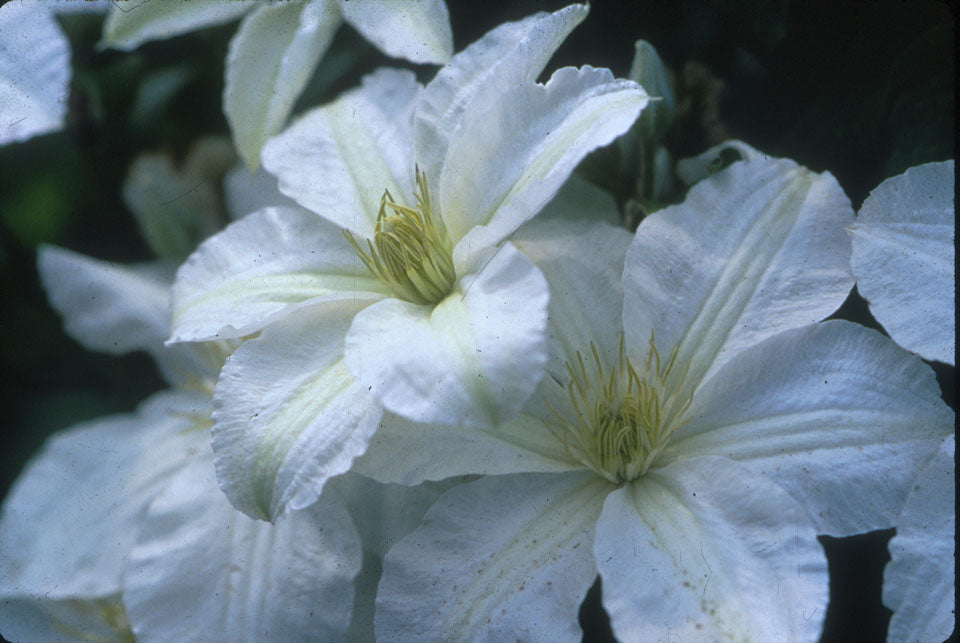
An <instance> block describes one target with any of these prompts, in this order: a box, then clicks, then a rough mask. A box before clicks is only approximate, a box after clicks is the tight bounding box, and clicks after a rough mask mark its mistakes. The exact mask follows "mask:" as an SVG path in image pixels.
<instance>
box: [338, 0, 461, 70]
mask: <svg viewBox="0 0 960 643" xmlns="http://www.w3.org/2000/svg"><path fill="white" fill-rule="evenodd" d="M339 2H340V10H341V11H343V17H344V19H346V21H347V22H348V23H350V25H351V26H352V27H353V28H354V29H356V30H357V31H359V32H360V33H362V34H363V35H364V37H365V38H366V39H367V40H369V41H370V42H372V43H373V44H375V45H376V46H377V47H379V48H380V49H381V51H383V52H384V53H385V54H387V55H389V56H395V57H398V58H406V59H407V60H410V61H412V62H415V63H436V64H443V63H445V62H447V61H448V60H450V56H452V55H453V32H452V31H451V30H450V14H449V13H448V12H447V4H446V3H445V2H444V0H391V1H390V2H382V1H381V0H339Z"/></svg>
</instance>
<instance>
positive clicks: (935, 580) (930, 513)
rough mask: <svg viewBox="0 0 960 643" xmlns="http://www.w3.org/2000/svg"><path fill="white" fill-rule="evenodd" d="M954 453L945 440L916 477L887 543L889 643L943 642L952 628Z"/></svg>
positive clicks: (885, 573) (951, 443) (950, 442)
mask: <svg viewBox="0 0 960 643" xmlns="http://www.w3.org/2000/svg"><path fill="white" fill-rule="evenodd" d="M954 450H955V442H954V438H953V436H951V437H950V438H948V439H947V440H945V441H944V443H943V444H942V445H941V447H940V449H939V450H938V451H937V453H936V455H935V456H934V457H933V459H932V460H931V461H930V462H929V463H928V464H927V466H926V467H925V468H924V469H923V471H922V472H921V473H920V475H919V476H918V477H917V479H916V481H915V485H914V487H913V491H912V492H911V494H910V497H909V498H908V499H907V504H906V506H905V507H904V508H903V513H902V514H900V519H899V520H898V521H897V535H896V536H894V537H893V539H892V540H891V541H890V545H889V548H890V558H891V560H890V562H889V563H888V564H887V567H886V569H884V571H883V604H884V605H886V606H887V607H889V608H890V609H892V610H893V617H892V618H891V619H890V629H889V630H888V632H887V640H888V641H890V642H891V643H894V642H896V641H943V640H944V639H947V638H949V636H950V633H951V632H952V631H953V628H954V625H955V620H954V619H955V615H954V607H955V603H954V593H955V579H954V549H955V542H954V537H955V533H956V527H957V517H956V509H955V507H954V499H955V494H956V488H955V482H954V477H955V468H954Z"/></svg>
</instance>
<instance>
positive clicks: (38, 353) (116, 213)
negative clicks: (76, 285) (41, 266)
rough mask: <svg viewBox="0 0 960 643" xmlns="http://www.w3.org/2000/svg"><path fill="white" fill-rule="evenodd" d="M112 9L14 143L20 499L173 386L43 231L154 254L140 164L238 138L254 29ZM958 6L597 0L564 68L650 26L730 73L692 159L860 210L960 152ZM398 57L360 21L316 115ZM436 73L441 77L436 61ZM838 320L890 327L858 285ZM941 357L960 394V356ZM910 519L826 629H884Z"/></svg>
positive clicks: (700, 129)
mask: <svg viewBox="0 0 960 643" xmlns="http://www.w3.org/2000/svg"><path fill="white" fill-rule="evenodd" d="M448 4H449V6H450V13H451V20H452V23H453V29H454V35H455V39H456V47H457V49H461V48H463V47H464V46H465V45H467V44H469V43H470V42H472V41H473V40H475V39H476V38H478V37H479V36H481V35H482V34H483V33H484V32H486V31H487V30H488V29H490V28H492V27H493V26H495V25H496V24H498V23H500V22H502V21H504V20H508V19H517V18H520V17H523V16H525V15H528V14H530V13H532V12H534V11H536V10H540V9H554V8H558V7H560V6H563V4H565V3H563V2H558V1H554V0H550V1H548V0H543V1H535V0H524V1H510V2H489V1H488V2H483V3H479V2H472V1H461V0H448ZM101 20H102V18H100V17H97V16H90V15H71V16H68V17H64V18H61V24H62V26H63V27H64V29H65V31H66V33H67V34H68V36H69V38H70V40H71V43H72V44H73V57H74V69H75V76H74V81H73V86H72V89H71V96H70V114H69V121H68V127H67V128H66V129H65V130H64V131H62V132H59V133H55V134H50V135H46V136H42V137H38V138H35V139H32V140H30V141H27V142H25V143H20V144H14V145H9V146H6V147H0V291H2V293H3V295H2V299H0V333H2V338H3V339H2V343H0V362H2V365H3V388H2V392H0V403H2V408H3V410H4V425H5V429H4V435H3V444H4V445H5V448H4V449H2V450H0V496H2V495H4V494H6V491H7V489H8V488H9V485H10V484H12V482H13V480H14V478H15V477H16V476H17V475H18V473H19V472H20V470H21V469H22V467H23V465H24V464H25V462H26V461H27V459H28V458H29V457H30V455H31V454H32V453H33V452H35V451H36V450H37V449H38V448H39V447H40V445H41V444H42V443H43V441H44V439H45V438H46V437H47V436H48V435H49V434H50V433H51V432H53V431H56V430H58V429H62V428H66V427H68V426H70V425H72V424H75V423H77V422H81V421H84V420H88V419H92V418H96V417H99V416H102V415H107V414H111V413H126V412H130V411H132V410H133V409H134V407H135V406H136V404H137V403H138V402H139V401H141V400H143V399H144V398H146V397H147V396H148V395H149V394H150V393H152V392H154V391H156V390H158V389H160V388H162V387H163V382H162V380H161V379H160V377H159V375H158V374H157V371H156V369H155V368H154V366H153V364H152V362H151V361H150V359H149V358H148V357H146V356H145V355H139V354H138V355H131V356H125V357H121V358H115V357H109V356H105V355H102V354H98V353H91V352H88V351H86V350H84V349H82V348H81V347H79V346H78V345H77V344H76V343H75V342H73V341H72V340H71V339H70V338H69V337H67V336H66V335H65V334H64V333H63V331H62V326H61V322H60V319H59V318H58V316H57V315H56V314H55V313H54V312H53V311H52V310H51V309H50V308H49V306H48V305H47V304H46V300H45V297H44V295H43V292H42V290H41V289H40V286H39V282H38V278H37V275H36V269H35V253H36V248H37V246H38V245H39V244H41V243H52V244H57V245H61V246H64V247H67V248H70V249H72V250H76V251H79V252H82V253H86V254H89V255H92V256H94V257H97V258H100V259H106V260H111V261H119V262H131V261H143V260H147V259H150V258H151V255H150V251H149V249H148V248H147V246H146V245H145V244H144V243H143V241H142V240H141V239H140V237H139V234H138V231H137V228H136V224H135V223H134V221H133V219H132V217H131V216H130V215H129V213H128V212H127V211H126V209H125V207H124V205H123V203H122V201H121V199H120V186H121V184H122V180H123V177H124V175H125V173H126V170H127V167H128V166H129V163H130V161H131V160H132V159H133V158H134V157H135V156H136V155H137V154H140V153H143V152H148V151H149V152H153V151H158V150H159V151H165V152H166V153H168V154H170V155H171V156H172V157H174V158H180V157H182V155H183V154H184V153H185V152H186V150H187V149H188V147H189V145H190V143H191V142H192V141H194V140H195V139H196V138H198V137H199V136H201V135H205V134H209V133H220V134H223V135H227V134H228V131H227V126H226V122H225V120H224V118H223V116H222V113H221V110H220V98H221V91H222V78H223V59H224V57H225V54H226V47H227V43H228V41H229V38H230V37H231V35H232V34H233V33H234V31H235V28H236V27H235V25H228V26H224V27H217V28H212V29H207V30H204V31H200V32H197V33H194V34H190V35H186V36H183V37H179V38H175V39H171V40H168V41H163V42H157V43H150V44H147V45H144V46H142V47H141V48H139V49H138V50H136V51H135V52H133V53H128V54H127V53H119V52H110V51H105V52H96V51H95V50H94V47H93V45H94V43H95V42H96V41H97V39H98V37H99V31H100V26H101ZM954 22H955V21H954V14H953V10H952V5H949V4H946V3H942V2H935V1H930V0H928V1H926V2H921V1H917V2H899V1H884V2H827V1H823V0H817V1H804V0H797V1H789V0H730V1H726V2H703V1H695V0H680V1H677V2H609V1H603V0H597V1H596V2H594V3H593V5H592V7H591V15H590V16H589V17H588V18H587V20H586V21H585V22H584V23H583V24H582V25H581V26H580V27H579V28H578V29H577V30H576V31H574V33H573V35H572V36H571V37H570V38H569V39H568V41H567V42H566V43H565V44H564V45H563V47H562V48H561V50H560V52H559V53H558V55H557V56H556V57H555V58H554V61H553V63H552V64H551V66H550V68H549V69H553V68H555V67H556V66H561V65H568V64H572V65H582V64H591V65H594V66H600V67H609V68H611V69H612V70H613V72H614V73H615V74H616V75H618V76H622V75H625V74H626V73H627V71H628V69H629V66H630V62H631V59H632V56H633V42H634V40H636V39H637V38H643V39H646V40H648V41H649V42H651V43H652V44H654V45H655V46H656V47H657V49H658V51H659V53H660V55H661V56H662V58H663V59H664V61H665V63H666V64H667V65H668V66H669V67H670V68H671V69H672V71H674V72H675V74H676V76H677V78H678V82H680V83H681V84H683V83H688V84H692V85H697V83H699V86H700V87H701V88H702V87H704V86H707V87H709V88H711V89H710V92H708V99H709V100H708V99H702V100H705V101H706V102H707V103H709V104H707V105H705V106H704V108H703V110H701V111H700V112H697V111H696V110H695V111H694V113H693V115H692V116H690V117H689V118H688V119H687V120H685V121H683V122H682V123H681V125H682V127H679V128H678V129H679V130H681V132H682V133H681V134H678V135H675V136H671V137H670V138H669V140H668V142H669V144H670V146H671V148H672V150H673V151H674V152H675V153H676V155H678V156H683V155H685V154H694V153H697V152H699V151H702V150H703V149H705V148H706V147H707V146H708V145H710V144H712V143H713V142H717V136H718V135H723V134H726V135H729V136H731V137H734V138H740V139H743V140H745V141H746V142H748V143H750V144H751V145H753V146H754V147H757V148H759V149H761V150H763V151H765V152H767V153H770V154H772V155H774V156H786V157H790V158H793V159H795V160H796V161H798V162H799V163H801V164H804V165H806V166H808V167H810V168H812V169H814V170H816V171H823V170H828V171H830V172H832V173H833V174H834V175H835V176H836V177H837V179H838V180H839V181H840V183H841V185H843V187H844V189H845V190H846V192H847V194H848V196H849V197H850V199H851V201H852V202H853V205H854V207H855V208H859V205H860V203H861V202H862V201H863V199H864V198H865V197H866V195H867V194H868V192H869V191H870V190H871V189H872V188H874V187H875V186H877V185H878V184H879V183H880V182H881V181H882V180H884V179H885V178H888V177H890V176H893V175H895V174H899V173H901V172H903V171H904V170H906V169H907V168H908V167H910V166H913V165H917V164H920V163H925V162H929V161H941V160H945V159H947V158H952V157H954V149H955V143H954V128H955V125H954V69H953V50H954V28H955V27H954ZM383 62H384V60H383V58H382V55H381V54H379V52H378V51H377V50H375V49H373V48H372V47H371V46H369V45H368V44H366V43H365V42H364V41H363V40H362V39H361V38H360V37H359V36H358V35H357V34H356V33H354V32H353V31H352V30H350V29H349V28H344V29H342V30H341V31H340V33H339V34H338V35H337V37H336V39H335V42H334V45H333V47H332V49H331V51H330V52H329V53H328V54H327V57H326V58H325V59H324V61H323V62H322V63H321V69H320V71H319V72H318V73H317V75H316V77H315V78H314V80H313V81H311V85H310V87H309V88H308V89H307V91H306V92H305V94H304V96H303V97H302V99H301V101H300V104H299V108H298V111H299V109H302V108H304V107H307V106H310V105H315V104H319V103H321V102H324V101H326V100H329V99H331V98H333V97H334V96H335V95H336V94H337V93H338V92H340V91H342V90H344V89H347V88H349V87H350V86H352V85H353V84H354V83H355V82H356V80H357V78H359V74H361V73H364V72H366V71H370V70H372V69H374V68H376V67H377V66H378V65H380V64H383ZM395 64H401V63H395ZM691 65H692V66H691ZM691 69H692V70H693V71H690V70H691ZM421 71H422V73H423V77H424V78H428V77H429V76H428V75H429V74H430V73H431V70H430V69H429V68H424V69H422V70H421ZM697 79H699V80H697ZM158 88H159V90H158ZM695 89H696V87H694V90H695ZM692 91H693V90H692ZM148 96H149V97H151V98H150V99H149V100H147V97H148ZM708 112H709V118H705V117H703V114H705V113H708ZM698 114H699V115H698ZM838 316H841V317H844V318H847V319H852V320H855V321H859V322H861V323H865V324H867V325H871V326H874V327H877V325H876V322H875V321H874V320H873V319H872V317H870V314H869V312H868V311H867V308H866V305H865V303H864V302H863V300H862V299H860V298H859V297H857V296H856V295H852V296H851V298H850V299H849V300H848V302H847V303H846V304H845V305H844V307H843V308H842V309H841V311H839V312H838ZM934 366H935V368H936V370H937V374H938V377H939V379H940V382H941V387H942V389H943V391H944V394H945V397H946V399H947V401H948V403H950V404H951V405H952V406H954V408H956V405H955V396H954V388H955V380H954V377H955V376H954V369H953V368H952V367H947V366H945V365H939V364H937V365H934ZM892 534H893V531H892V530H890V531H887V532H880V533H876V534H868V535H865V536H859V537H855V538H847V539H839V540H838V539H832V538H822V539H821V542H822V543H823V545H824V547H825V549H826V551H827V555H828V558H829V561H830V574H831V603H830V607H829V610H828V615H827V623H826V627H825V632H824V637H823V640H824V641H853V642H857V641H864V642H866V641H882V640H884V638H885V636H886V628H887V621H888V620H889V612H888V611H887V610H886V609H885V608H883V606H882V605H881V603H880V583H881V579H882V576H881V574H882V567H883V564H884V563H885V561H886V560H887V552H886V542H887V540H888V539H889V538H890V537H891V536H892ZM600 592H601V588H600V586H599V582H598V583H597V585H595V586H594V588H593V589H592V590H591V592H590V594H589V595H588V599H587V601H586V602H585V604H584V606H583V607H582V609H581V612H580V616H581V623H582V624H583V626H584V630H585V632H586V635H585V640H589V641H603V640H608V639H609V627H608V624H607V622H606V617H605V614H604V613H603V610H602V607H601V606H600V603H599V594H600Z"/></svg>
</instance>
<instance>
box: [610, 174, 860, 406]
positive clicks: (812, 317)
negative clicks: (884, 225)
mask: <svg viewBox="0 0 960 643" xmlns="http://www.w3.org/2000/svg"><path fill="white" fill-rule="evenodd" d="M852 220H853V210H852V208H851V207H850V202H849V200H848V199H847V197H846V196H845V195H844V194H843V190H841V189H840V186H839V185H838V184H837V182H836V180H835V179H834V178H833V177H832V176H831V175H830V174H827V173H824V174H814V173H813V172H810V171H809V170H807V169H806V168H803V167H799V166H798V165H797V164H796V163H794V162H792V161H789V160H786V159H778V160H766V159H757V160H754V161H750V162H741V163H734V164H733V165H731V166H730V167H728V168H727V169H726V170H724V171H722V172H720V173H718V174H715V175H713V176H712V177H710V178H708V179H705V180H703V181H701V182H700V183H698V184H697V185H695V186H694V187H693V188H692V189H691V190H690V192H689V193H688V194H687V198H686V200H685V201H684V202H683V203H682V204H680V205H676V206H672V207H669V208H666V209H664V210H660V211H659V212H655V213H654V214H652V215H651V216H649V217H647V218H646V219H644V221H643V222H642V223H641V224H640V228H639V229H638V230H637V235H636V237H635V238H634V242H633V245H632V246H631V247H630V251H629V252H628V253H627V260H626V268H625V269H624V275H623V287H624V310H623V325H624V333H625V335H626V339H627V346H628V350H630V349H632V350H633V352H635V353H636V352H640V351H642V354H643V355H644V356H645V353H646V350H645V349H646V346H647V344H648V342H649V341H650V333H651V331H653V332H654V333H655V337H656V344H657V349H658V351H659V353H660V354H661V355H664V356H669V355H670V354H671V352H672V351H673V350H674V349H675V348H676V349H677V350H678V351H679V352H678V357H677V359H678V361H679V363H680V364H685V363H686V362H687V361H689V362H690V370H689V374H688V376H687V380H686V381H687V384H686V386H687V387H688V388H689V389H690V390H692V389H693V388H695V387H696V385H697V384H699V383H700V382H701V381H702V380H703V378H704V377H705V376H706V375H707V374H708V373H709V372H710V371H711V370H716V369H717V368H718V367H719V366H720V365H721V364H723V363H724V362H726V361H727V360H729V359H731V358H732V357H733V356H734V355H735V354H736V353H738V352H739V351H741V350H743V349H744V348H747V347H748V346H751V345H753V344H755V343H757V342H758V341H760V340H762V339H764V338H765V337H770V336H771V335H774V334H776V333H778V332H781V331H783V330H787V329H789V328H796V327H799V326H802V325H805V324H809V323H812V322H815V321H819V320H820V319H823V318H824V317H826V316H827V315H829V314H830V313H832V312H833V311H834V310H836V309H837V307H839V306H840V304H841V303H843V300H844V299H845V298H846V297H847V294H848V293H849V292H850V288H851V286H852V285H853V277H852V275H851V274H850V266H849V257H850V238H849V235H848V234H847V232H846V230H845V229H844V228H845V227H846V226H847V225H849V224H850V222H851V221H852ZM638 349H640V350H638Z"/></svg>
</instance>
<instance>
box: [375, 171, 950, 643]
mask: <svg viewBox="0 0 960 643" xmlns="http://www.w3.org/2000/svg"><path fill="white" fill-rule="evenodd" d="M852 219H853V211H852V209H851V207H850V204H849V201H848V200H847V198H846V196H845V195H844V194H843V192H842V190H841V189H840V187H839V186H838V185H837V183H836V181H835V180H834V179H833V177H832V176H830V175H829V174H822V175H817V174H814V173H812V172H810V171H808V170H806V169H804V168H802V167H798V166H797V165H796V164H794V163H793V162H791V161H788V160H771V159H768V158H759V159H756V160H753V161H750V162H737V163H735V164H733V165H732V166H731V167H729V168H727V169H726V170H724V171H722V172H720V173H717V174H715V175H713V176H711V177H710V178H707V179H704V180H703V181H701V182H700V183H698V184H697V185H696V186H694V188H693V189H691V191H690V192H689V194H688V196H687V199H686V201H685V202H684V203H682V204H681V205H678V206H673V207H669V208H666V209H664V210H661V211H659V212H657V213H655V214H653V215H650V216H649V217H647V218H646V219H645V220H644V221H643V223H642V224H641V225H640V228H639V230H638V231H637V234H636V236H635V238H634V239H633V240H632V242H630V240H629V238H627V239H623V238H622V234H621V236H620V238H619V240H618V238H617V235H616V234H615V233H614V232H613V231H610V230H609V229H608V230H604V229H602V228H597V229H596V230H595V231H594V232H593V233H585V232H584V231H583V230H571V233H570V234H569V235H567V238H566V241H565V243H564V242H563V241H562V237H563V235H561V234H560V233H559V232H558V231H556V227H557V223H556V222H551V225H553V226H554V229H555V232H554V235H553V238H552V239H550V240H548V241H547V246H546V247H542V246H541V245H540V244H542V243H543V242H539V241H538V240H537V237H538V231H537V230H536V228H537V227H539V226H537V225H536V224H534V225H533V226H532V228H533V230H528V231H527V232H529V234H528V235H526V234H524V231H521V234H519V235H517V236H516V237H515V238H514V242H515V243H516V244H517V245H518V247H520V248H521V249H523V250H524V251H525V252H526V253H528V254H529V255H530V256H532V257H535V258H541V257H542V258H546V260H545V261H542V262H541V263H540V265H541V267H542V268H543V270H544V273H545V275H546V277H547V279H548V281H549V282H550V285H551V291H552V292H553V293H554V297H553V299H552V300H551V304H550V311H551V312H550V314H551V336H552V339H553V344H552V353H553V355H554V357H553V360H552V362H551V364H552V366H551V367H550V368H549V373H550V374H549V376H547V377H544V378H543V380H542V382H541V385H540V388H539V391H538V395H537V396H535V397H534V398H533V400H532V401H531V403H530V404H529V405H528V407H527V408H526V410H525V412H524V414H523V415H521V416H520V418H519V419H518V420H516V421H514V422H510V423H507V424H506V425H503V426H501V427H498V428H496V429H489V430H487V431H485V432H470V431H466V430H458V431H454V430H446V431H442V430H441V427H438V428H437V429H436V430H434V431H432V432H429V433H428V432H426V431H420V432H416V431H408V430H406V429H407V427H396V428H395V427H393V426H392V425H385V426H384V428H383V430H381V431H380V432H379V433H378V435H377V439H375V440H374V441H373V442H372V443H371V446H370V449H369V450H368V451H367V453H366V454H365V455H364V457H363V458H362V459H361V460H360V461H358V463H357V470H358V471H361V472H366V473H368V474H370V475H374V476H377V477H379V478H380V479H381V480H384V481H388V480H393V481H399V482H406V483H415V482H417V481H419V480H420V479H429V478H432V477H434V476H436V477H442V476H446V475H449V473H450V472H451V470H455V471H456V472H458V473H466V472H480V473H486V472H488V471H486V470H485V467H486V466H487V461H486V460H479V459H478V458H476V457H475V456H474V454H471V453H470V452H469V450H468V449H467V448H462V445H463V440H464V438H465V437H467V438H469V439H475V440H477V439H479V438H476V437H474V436H475V435H478V434H480V433H483V434H484V435H485V439H487V440H488V441H490V442H493V441H496V442H497V443H498V444H499V445H500V448H499V452H498V454H499V456H500V458H499V461H497V462H496V464H495V467H496V469H497V472H501V473H503V472H510V471H512V472H514V473H513V474H512V475H501V476H488V477H486V478H484V479H482V480H479V481H477V482H474V483H469V484H466V485H462V486H459V487H457V488H455V489H453V490H451V491H449V492H447V493H446V494H444V495H443V496H442V497H441V499H440V500H439V501H438V503H437V504H436V505H435V506H434V507H433V508H432V509H431V510H430V511H429V512H428V513H427V516H426V518H425V522H424V525H423V526H421V527H420V528H418V529H417V530H415V531H414V532H413V533H412V534H411V535H410V536H409V537H407V538H406V539H405V540H403V541H401V542H400V543H399V544H398V545H396V546H395V547H394V548H393V549H391V551H390V552H389V554H388V555H387V558H386V561H385V564H384V572H383V579H382V581H381V584H380V589H379V594H378V599H377V610H378V611H377V625H376V626H377V634H378V637H379V638H381V639H383V640H437V639H467V640H476V639H507V638H509V639H513V638H522V639H526V638H538V639H540V638H542V639H545V640H576V639H579V637H580V632H579V628H578V626H577V622H576V617H575V614H576V608H577V606H578V605H579V604H580V602H581V600H582V599H583V596H584V594H585V593H586V591H587V589H588V588H589V587H590V586H591V585H592V583H593V582H594V579H595V577H596V575H597V573H598V572H599V574H600V576H601V578H602V581H603V601H604V605H605V607H606V609H607V611H608V612H609V614H610V617H611V623H612V627H613V631H614V633H615V634H616V635H617V636H618V637H619V638H620V639H622V640H628V641H634V640H666V639H667V638H668V637H671V638H676V639H677V640H686V641H701V640H703V641H714V640H756V641H778V640H816V639H817V637H818V636H819V634H820V630H821V626H822V620H823V615H824V611H825V607H826V601H827V569H826V561H825V558H824V555H823V552H822V549H821V547H820V545H819V544H818V542H817V540H816V534H817V533H830V534H835V535H847V534H851V533H857V532H861V531H866V530H870V529H875V528H878V527H887V526H890V525H892V524H893V523H894V521H895V520H896V517H897V513H898V512H899V508H900V506H902V503H903V500H904V498H905V497H906V494H907V491H908V489H909V486H910V484H911V480H912V476H913V472H914V471H915V470H916V467H917V466H918V463H921V462H923V461H924V460H925V459H926V458H928V457H929V456H930V454H931V453H932V452H933V450H934V449H936V446H937V445H938V444H939V442H940V441H941V440H942V438H943V436H944V435H947V434H949V432H950V431H951V430H952V425H953V414H952V412H951V411H950V409H949V408H948V407H947V406H946V405H945V404H944V403H943V401H942V400H941V399H940V396H939V390H938V387H937V384H936V380H935V378H934V376H933V373H932V372H931V370H930V369H929V367H927V366H926V365H925V364H923V363H922V362H921V361H920V360H919V359H917V358H916V357H914V356H911V355H909V354H907V353H906V352H905V351H903V350H901V349H900V348H899V347H897V346H896V345H894V344H893V342H890V341H889V340H888V339H886V338H884V337H883V336H881V335H880V334H879V333H876V332H874V331H871V330H868V329H865V328H863V327H860V326H857V325H855V324H852V323H848V322H842V321H832V322H824V323H814V322H816V321H817V320H819V319H822V318H823V317H824V316H826V315H827V314H829V313H830V312H831V311H833V310H834V309H835V308H837V307H838V306H839V305H840V304H841V303H842V302H843V300H844V299H845V297H846V296H847V294H848V292H849V289H850V288H851V286H852V284H853V278H852V275H850V272H849V238H848V236H847V235H846V233H845V227H846V226H848V225H849V224H850V223H851V221H852ZM537 223H540V222H537ZM628 244H629V250H627V245H628ZM564 245H566V252H560V251H559V250H560V248H561V247H563V246H564ZM624 256H625V259H624ZM618 259H619V260H621V261H624V262H625V264H624V265H625V268H624V270H623V281H622V289H621V287H620V286H619V280H618V279H617V278H616V277H615V276H614V275H612V274H611V273H612V272H613V270H612V269H611V268H610V267H609V263H608V262H616V261H617V260H618ZM621 313H622V317H621ZM471 433H473V435H471ZM420 452H422V453H423V456H422V457H421V458H420V459H419V461H417V462H416V467H413V468H410V467H409V466H396V465H394V464H393V463H394V462H397V461H399V462H403V463H404V465H408V464H409V462H410V461H411V460H412V459H413V458H415V457H416V454H417V453H420ZM438 454H439V455H438ZM435 463H436V464H435Z"/></svg>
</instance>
